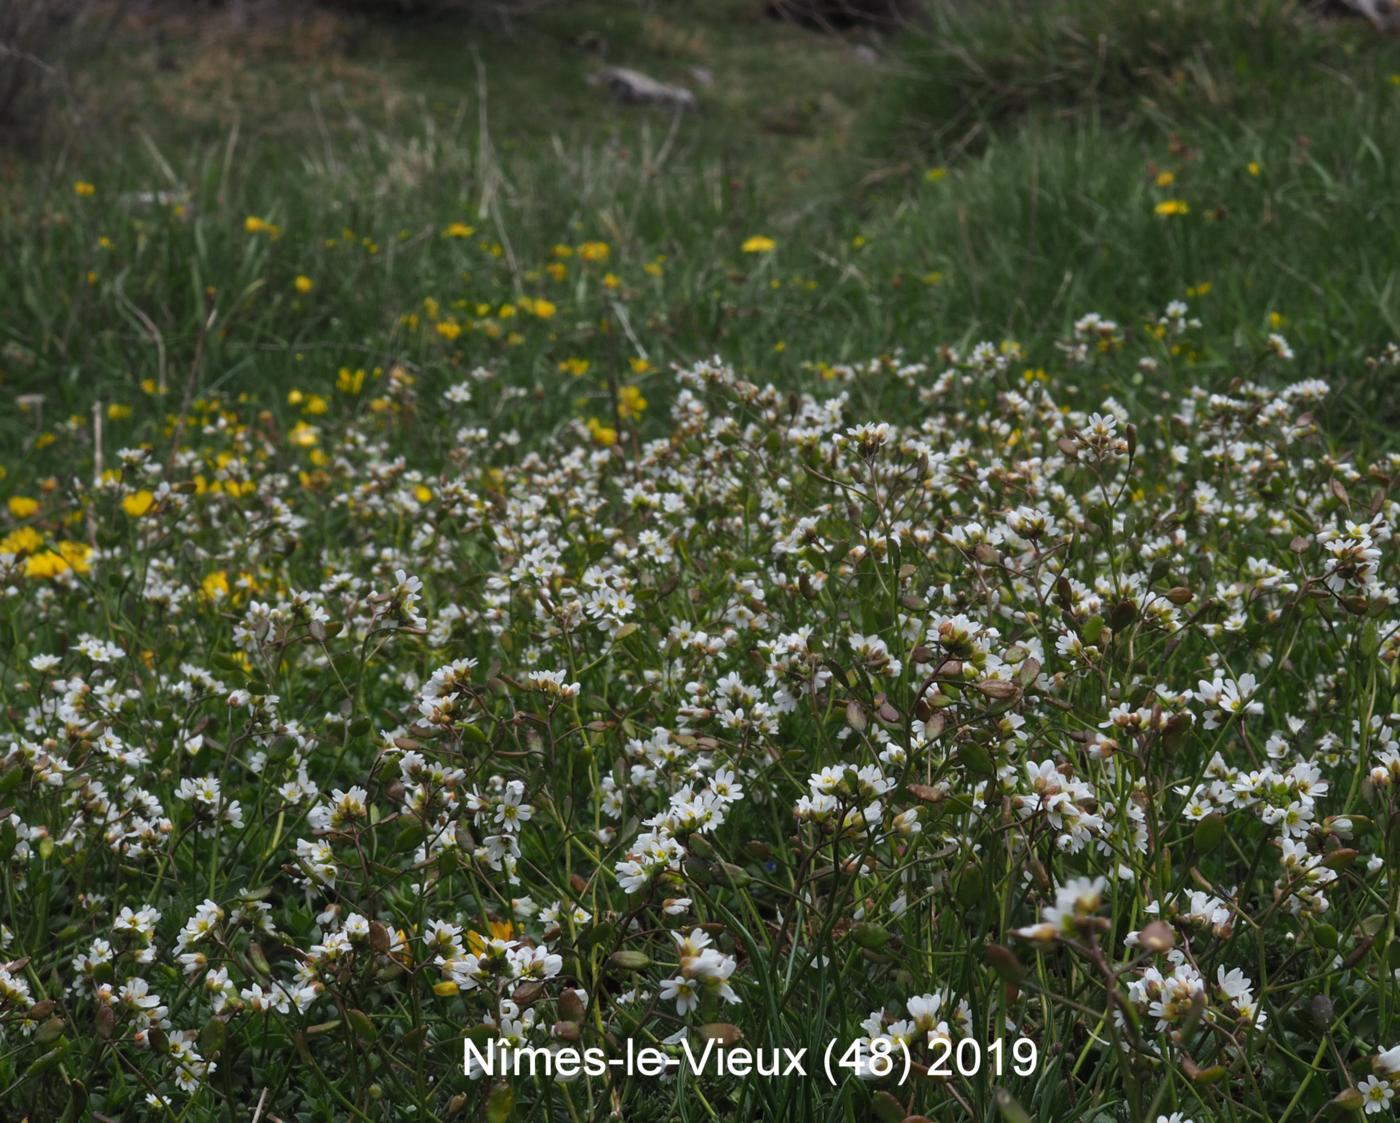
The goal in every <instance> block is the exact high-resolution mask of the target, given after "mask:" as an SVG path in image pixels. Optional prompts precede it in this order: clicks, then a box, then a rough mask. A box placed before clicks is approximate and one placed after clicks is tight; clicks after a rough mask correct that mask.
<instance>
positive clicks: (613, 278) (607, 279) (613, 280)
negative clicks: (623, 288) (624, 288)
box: [603, 273, 622, 289]
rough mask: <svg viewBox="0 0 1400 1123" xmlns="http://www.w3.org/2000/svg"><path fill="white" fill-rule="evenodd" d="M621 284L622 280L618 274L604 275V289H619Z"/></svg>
mask: <svg viewBox="0 0 1400 1123" xmlns="http://www.w3.org/2000/svg"><path fill="white" fill-rule="evenodd" d="M621 284H622V278H621V277H619V276H618V275H617V274H616V273H604V274H603V287H604V288H606V289H615V288H618V287H619V286H620V285H621Z"/></svg>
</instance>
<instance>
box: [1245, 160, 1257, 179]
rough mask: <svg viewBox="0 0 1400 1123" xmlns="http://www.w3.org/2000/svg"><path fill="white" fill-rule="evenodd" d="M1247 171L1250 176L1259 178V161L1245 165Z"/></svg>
mask: <svg viewBox="0 0 1400 1123" xmlns="http://www.w3.org/2000/svg"><path fill="white" fill-rule="evenodd" d="M1245 170H1246V171H1247V172H1249V174H1250V175H1254V176H1257V175H1258V174H1259V161H1258V160H1251V161H1250V162H1249V163H1248V164H1246V165H1245Z"/></svg>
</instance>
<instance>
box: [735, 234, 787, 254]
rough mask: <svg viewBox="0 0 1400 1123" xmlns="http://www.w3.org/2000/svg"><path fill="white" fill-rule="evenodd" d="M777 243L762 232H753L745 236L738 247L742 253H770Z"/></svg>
mask: <svg viewBox="0 0 1400 1123" xmlns="http://www.w3.org/2000/svg"><path fill="white" fill-rule="evenodd" d="M777 245H778V243H777V242H775V241H773V239H772V238H769V237H767V236H766V235H764V234H755V235H753V236H752V237H751V238H747V239H745V241H744V244H743V245H742V246H740V247H739V248H740V249H741V250H742V251H743V252H744V253H772V252H773V250H774V249H775V248H777Z"/></svg>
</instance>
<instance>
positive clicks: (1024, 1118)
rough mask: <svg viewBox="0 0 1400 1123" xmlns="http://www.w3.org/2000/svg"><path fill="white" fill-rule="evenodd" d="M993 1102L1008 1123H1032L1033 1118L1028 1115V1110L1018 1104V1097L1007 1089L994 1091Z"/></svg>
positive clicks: (995, 1089)
mask: <svg viewBox="0 0 1400 1123" xmlns="http://www.w3.org/2000/svg"><path fill="white" fill-rule="evenodd" d="M992 1102H993V1103H994V1104H996V1107H997V1111H999V1112H1000V1113H1001V1117H1002V1118H1003V1119H1004V1120H1006V1123H1031V1117H1030V1116H1029V1115H1027V1114H1026V1109H1025V1108H1023V1107H1022V1106H1021V1105H1020V1104H1019V1103H1017V1102H1016V1097H1015V1096H1013V1095H1012V1094H1011V1093H1010V1092H1008V1091H1007V1090H1006V1089H1005V1088H994V1089H992Z"/></svg>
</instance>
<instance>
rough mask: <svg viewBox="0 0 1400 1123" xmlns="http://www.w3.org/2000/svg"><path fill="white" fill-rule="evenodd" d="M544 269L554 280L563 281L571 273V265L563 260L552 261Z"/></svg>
mask: <svg viewBox="0 0 1400 1123" xmlns="http://www.w3.org/2000/svg"><path fill="white" fill-rule="evenodd" d="M544 271H545V272H546V273H548V274H549V276H550V279H551V280H554V281H562V280H563V279H564V278H565V277H567V276H568V275H569V267H568V266H567V265H565V264H564V263H563V262H562V261H551V262H550V263H549V264H548V265H546V266H545V267H544Z"/></svg>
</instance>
